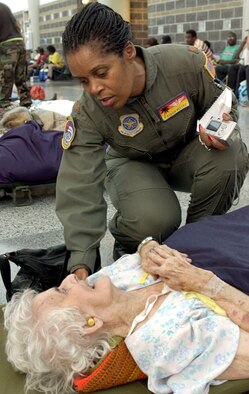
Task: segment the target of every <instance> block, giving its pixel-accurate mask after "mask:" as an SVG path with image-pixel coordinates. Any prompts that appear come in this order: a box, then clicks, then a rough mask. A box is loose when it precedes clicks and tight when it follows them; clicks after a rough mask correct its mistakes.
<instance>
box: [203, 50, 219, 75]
mask: <svg viewBox="0 0 249 394" xmlns="http://www.w3.org/2000/svg"><path fill="white" fill-rule="evenodd" d="M203 54H204V55H205V58H206V62H205V64H204V70H205V71H207V73H208V74H209V75H210V76H211V77H212V79H214V78H215V74H216V72H215V67H214V64H213V62H212V60H211V59H209V58H208V57H207V55H206V54H205V53H204V52H203Z"/></svg>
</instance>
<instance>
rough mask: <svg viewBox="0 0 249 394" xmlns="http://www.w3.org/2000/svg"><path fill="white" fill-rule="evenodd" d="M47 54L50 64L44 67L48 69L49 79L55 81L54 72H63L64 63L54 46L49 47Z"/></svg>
mask: <svg viewBox="0 0 249 394" xmlns="http://www.w3.org/2000/svg"><path fill="white" fill-rule="evenodd" d="M47 53H48V63H47V64H45V66H44V67H45V68H48V78H50V79H53V70H55V69H56V70H61V69H62V68H63V67H64V62H63V60H62V57H61V55H60V54H59V52H57V51H56V49H55V47H54V46H53V45H49V46H47Z"/></svg>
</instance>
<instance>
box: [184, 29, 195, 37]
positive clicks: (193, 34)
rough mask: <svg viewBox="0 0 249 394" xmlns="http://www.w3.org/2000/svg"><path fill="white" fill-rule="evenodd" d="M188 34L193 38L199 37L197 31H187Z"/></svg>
mask: <svg viewBox="0 0 249 394" xmlns="http://www.w3.org/2000/svg"><path fill="white" fill-rule="evenodd" d="M186 34H190V35H191V36H192V37H197V33H196V31H195V30H192V29H190V30H187V31H186Z"/></svg>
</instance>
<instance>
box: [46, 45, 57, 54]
mask: <svg viewBox="0 0 249 394" xmlns="http://www.w3.org/2000/svg"><path fill="white" fill-rule="evenodd" d="M47 51H48V52H51V53H55V52H56V49H55V47H54V46H53V45H48V46H47Z"/></svg>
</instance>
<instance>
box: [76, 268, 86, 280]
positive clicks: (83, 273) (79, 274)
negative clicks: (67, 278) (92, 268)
mask: <svg viewBox="0 0 249 394" xmlns="http://www.w3.org/2000/svg"><path fill="white" fill-rule="evenodd" d="M73 273H74V274H75V275H76V276H77V278H78V279H80V280H86V278H87V277H88V275H89V274H88V271H87V270H86V269H85V268H78V269H77V270H75V271H74V272H73Z"/></svg>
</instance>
